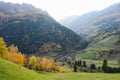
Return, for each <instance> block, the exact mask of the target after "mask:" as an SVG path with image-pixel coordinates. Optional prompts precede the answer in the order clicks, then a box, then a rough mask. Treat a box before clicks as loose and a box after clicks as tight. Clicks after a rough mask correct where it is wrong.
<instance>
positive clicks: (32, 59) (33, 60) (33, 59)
mask: <svg viewBox="0 0 120 80" xmlns="http://www.w3.org/2000/svg"><path fill="white" fill-rule="evenodd" d="M36 63H37V57H35V56H31V57H30V59H29V65H30V66H32V67H34V66H35V64H36Z"/></svg>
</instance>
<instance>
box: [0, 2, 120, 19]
mask: <svg viewBox="0 0 120 80" xmlns="http://www.w3.org/2000/svg"><path fill="white" fill-rule="evenodd" d="M0 1H5V2H13V3H29V4H33V5H34V6H36V7H39V8H41V9H43V10H46V11H47V12H48V13H49V14H50V15H51V16H52V17H53V18H55V19H56V20H57V21H58V20H60V19H62V18H64V17H67V16H70V15H82V14H84V13H87V12H90V11H94V10H102V9H104V8H105V7H108V6H110V5H112V4H114V3H118V2H120V0H0Z"/></svg>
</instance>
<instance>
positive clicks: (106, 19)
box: [63, 3, 120, 59]
mask: <svg viewBox="0 0 120 80" xmlns="http://www.w3.org/2000/svg"><path fill="white" fill-rule="evenodd" d="M64 22H65V20H64ZM63 24H64V23H63ZM66 24H67V21H66ZM70 25H71V27H70V29H71V30H73V31H74V32H76V33H77V34H79V35H83V36H84V37H85V38H86V39H87V40H88V41H89V46H88V47H87V49H86V50H85V51H84V52H82V53H83V54H84V53H88V55H90V54H91V55H90V56H91V58H90V59H93V58H94V57H96V55H97V56H98V55H99V56H100V55H101V54H99V53H101V51H102V50H103V49H113V50H114V53H115V54H110V55H109V54H108V55H109V56H108V55H107V56H108V57H105V56H104V57H102V58H103V59H104V58H107V59H119V58H118V57H119V56H120V49H119V47H120V3H118V4H114V5H111V6H110V7H107V8H105V9H103V10H101V11H93V12H90V13H87V14H84V15H82V16H79V17H78V18H77V19H76V20H73V22H72V24H69V26H70ZM66 26H67V25H66ZM69 26H68V27H69ZM78 53H79V52H78ZM85 55H87V54H85Z"/></svg>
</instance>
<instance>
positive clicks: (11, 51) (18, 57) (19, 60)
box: [6, 44, 26, 66]
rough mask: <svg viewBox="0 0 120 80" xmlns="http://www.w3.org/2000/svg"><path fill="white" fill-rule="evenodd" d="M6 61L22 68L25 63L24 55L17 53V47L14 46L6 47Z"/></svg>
mask: <svg viewBox="0 0 120 80" xmlns="http://www.w3.org/2000/svg"><path fill="white" fill-rule="evenodd" d="M6 59H7V60H9V61H12V62H14V63H16V64H19V65H21V66H24V64H25V62H26V57H25V55H24V54H22V53H21V52H19V51H18V47H17V46H14V45H13V44H12V45H11V46H9V47H8V54H7V58H6Z"/></svg>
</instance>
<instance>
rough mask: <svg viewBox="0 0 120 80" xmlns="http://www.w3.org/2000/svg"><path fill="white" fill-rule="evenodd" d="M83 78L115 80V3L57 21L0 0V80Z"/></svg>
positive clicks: (118, 36) (119, 65)
mask: <svg viewBox="0 0 120 80" xmlns="http://www.w3.org/2000/svg"><path fill="white" fill-rule="evenodd" d="M88 79H89V80H113V79H115V80H119V79H120V3H116V4H113V5H111V6H109V7H107V8H104V9H102V10H100V11H92V12H88V13H86V14H83V15H80V16H79V15H75V16H70V17H66V18H64V19H62V20H60V21H56V20H55V19H54V18H53V17H52V16H51V15H50V14H49V13H48V12H47V11H45V10H42V9H41V8H37V7H35V6H33V5H31V4H26V3H22V4H19V3H11V2H4V1H0V80H88Z"/></svg>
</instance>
